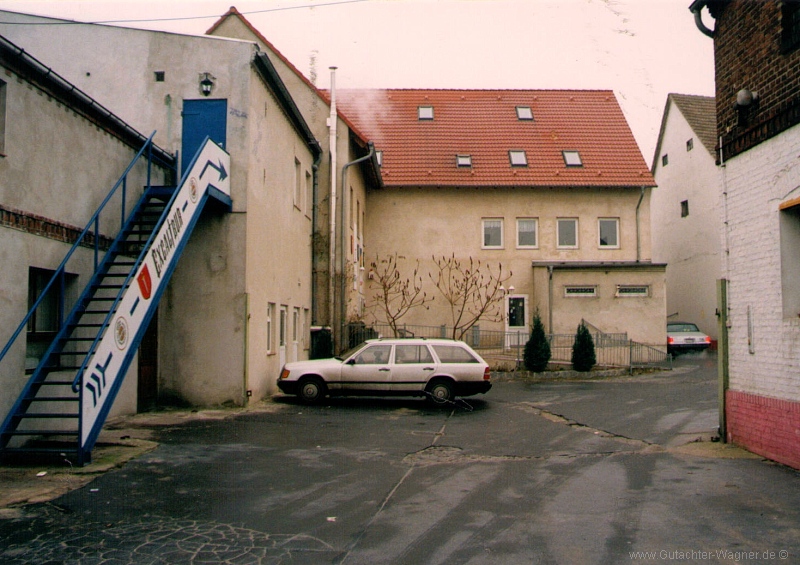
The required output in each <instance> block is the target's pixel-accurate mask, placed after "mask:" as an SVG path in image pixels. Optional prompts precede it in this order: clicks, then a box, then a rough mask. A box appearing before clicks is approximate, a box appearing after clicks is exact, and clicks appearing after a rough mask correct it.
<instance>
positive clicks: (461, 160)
mask: <svg viewBox="0 0 800 565" xmlns="http://www.w3.org/2000/svg"><path fill="white" fill-rule="evenodd" d="M456 166H458V167H471V166H472V155H456Z"/></svg>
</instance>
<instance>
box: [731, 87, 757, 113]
mask: <svg viewBox="0 0 800 565" xmlns="http://www.w3.org/2000/svg"><path fill="white" fill-rule="evenodd" d="M757 100H758V92H751V91H750V90H748V89H746V88H743V89H741V90H740V91H739V92H737V93H736V106H737V107H739V108H747V107H748V106H750V105H751V104H753V102H755V101H757Z"/></svg>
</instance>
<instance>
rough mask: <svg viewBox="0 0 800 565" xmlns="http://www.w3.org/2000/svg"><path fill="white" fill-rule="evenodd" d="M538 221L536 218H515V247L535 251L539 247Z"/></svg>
mask: <svg viewBox="0 0 800 565" xmlns="http://www.w3.org/2000/svg"><path fill="white" fill-rule="evenodd" d="M538 229H539V221H538V220H537V219H536V218H517V247H518V248H520V249H536V248H537V247H538V246H539V243H538V242H539V237H538Z"/></svg>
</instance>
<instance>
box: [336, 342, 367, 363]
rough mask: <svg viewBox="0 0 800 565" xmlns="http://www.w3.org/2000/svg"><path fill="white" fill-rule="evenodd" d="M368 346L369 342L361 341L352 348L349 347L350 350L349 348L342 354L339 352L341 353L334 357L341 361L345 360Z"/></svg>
mask: <svg viewBox="0 0 800 565" xmlns="http://www.w3.org/2000/svg"><path fill="white" fill-rule="evenodd" d="M366 346H367V344H366V343H364V342H361V343H359V344H358V345H356V346H355V347H352V348H350V349H348V350H347V351H345V352H344V353H341V354H339V355H336V356H335V357H334V359H338V360H339V361H344V360H345V359H348V358H350V357H352V356H353V355H355V354H356V353H357V352H359V351H361V350H362V349H364V348H365V347H366Z"/></svg>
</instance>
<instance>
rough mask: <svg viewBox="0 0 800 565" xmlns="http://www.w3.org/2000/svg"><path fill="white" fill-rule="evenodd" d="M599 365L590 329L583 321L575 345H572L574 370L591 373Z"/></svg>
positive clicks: (576, 335)
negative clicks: (596, 364)
mask: <svg viewBox="0 0 800 565" xmlns="http://www.w3.org/2000/svg"><path fill="white" fill-rule="evenodd" d="M595 363H597V357H595V354H594V340H593V339H592V334H591V333H589V328H587V327H586V324H584V323H583V320H581V324H580V325H579V326H578V331H577V333H576V334H575V343H573V344H572V368H573V369H575V370H576V371H581V372H586V371H591V370H592V367H594V365H595Z"/></svg>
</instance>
